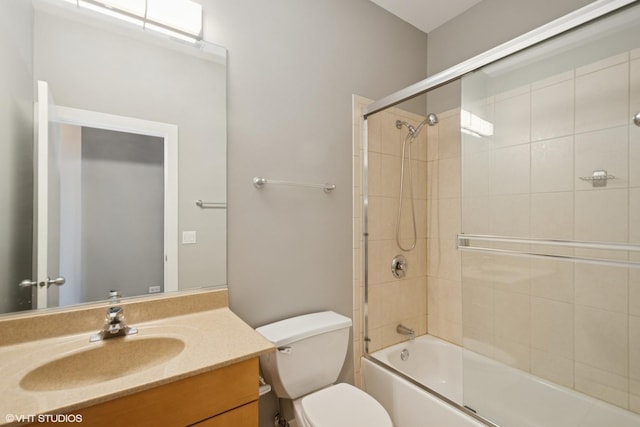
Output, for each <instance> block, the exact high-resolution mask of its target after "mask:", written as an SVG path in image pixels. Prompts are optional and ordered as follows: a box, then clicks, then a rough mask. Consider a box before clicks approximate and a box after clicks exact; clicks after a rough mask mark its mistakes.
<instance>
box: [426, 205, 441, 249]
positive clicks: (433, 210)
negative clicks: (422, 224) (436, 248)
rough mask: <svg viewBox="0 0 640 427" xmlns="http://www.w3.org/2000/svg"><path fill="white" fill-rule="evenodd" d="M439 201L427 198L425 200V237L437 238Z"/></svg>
mask: <svg viewBox="0 0 640 427" xmlns="http://www.w3.org/2000/svg"><path fill="white" fill-rule="evenodd" d="M439 205H440V201H439V200H438V199H429V200H428V201H427V221H428V222H427V237H429V238H430V239H437V238H438V233H439V232H440V230H439V229H440V226H439V224H440V209H439V207H438V206H439Z"/></svg>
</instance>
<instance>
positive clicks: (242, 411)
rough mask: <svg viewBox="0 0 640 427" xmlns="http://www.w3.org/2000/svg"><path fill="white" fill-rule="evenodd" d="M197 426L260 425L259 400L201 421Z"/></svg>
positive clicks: (229, 426) (250, 426) (248, 426)
mask: <svg viewBox="0 0 640 427" xmlns="http://www.w3.org/2000/svg"><path fill="white" fill-rule="evenodd" d="M195 427H258V401H255V402H251V403H247V404H246V405H244V406H241V407H239V408H236V409H233V410H231V411H229V412H225V413H224V414H220V415H218V416H216V417H213V418H209V419H208V420H204V421H202V422H199V423H198V424H196V425H195Z"/></svg>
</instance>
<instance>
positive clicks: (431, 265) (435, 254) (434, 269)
mask: <svg viewBox="0 0 640 427" xmlns="http://www.w3.org/2000/svg"><path fill="white" fill-rule="evenodd" d="M441 257H442V255H441V254H440V240H439V239H437V238H436V239H427V275H428V276H430V277H431V276H433V277H438V275H439V273H440V258H441Z"/></svg>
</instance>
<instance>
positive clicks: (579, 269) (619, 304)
mask: <svg viewBox="0 0 640 427" xmlns="http://www.w3.org/2000/svg"><path fill="white" fill-rule="evenodd" d="M627 275H628V268H625V267H612V266H606V265H593V264H583V263H576V264H575V303H576V304H580V305H585V306H589V307H594V308H600V309H603V310H609V311H615V312H618V313H624V314H626V313H627V310H628V307H627V305H628V301H629V292H628V277H627Z"/></svg>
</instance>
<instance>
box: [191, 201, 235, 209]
mask: <svg viewBox="0 0 640 427" xmlns="http://www.w3.org/2000/svg"><path fill="white" fill-rule="evenodd" d="M196 206H197V207H199V208H202V209H227V204H226V203H221V202H203V201H202V200H200V199H198V200H196Z"/></svg>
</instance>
